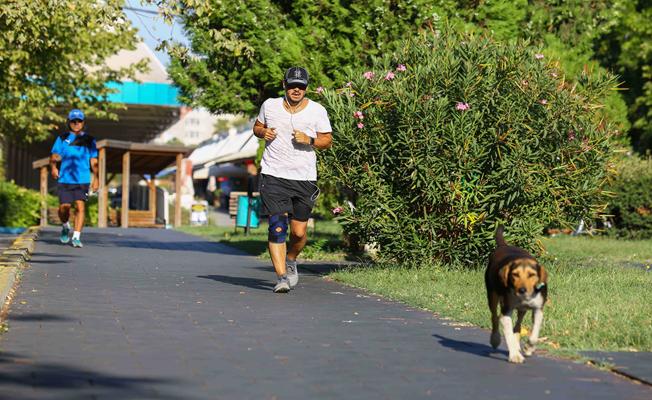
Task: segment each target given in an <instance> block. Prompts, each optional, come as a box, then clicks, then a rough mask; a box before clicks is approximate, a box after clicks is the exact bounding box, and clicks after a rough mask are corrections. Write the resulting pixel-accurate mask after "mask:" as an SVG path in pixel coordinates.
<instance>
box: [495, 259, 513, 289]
mask: <svg viewBox="0 0 652 400" xmlns="http://www.w3.org/2000/svg"><path fill="white" fill-rule="evenodd" d="M511 270H512V264H511V263H509V264H506V265H503V266H502V268H500V269H499V270H498V276H499V277H500V281H501V282H502V283H503V285H504V286H505V287H509V273H510V271H511Z"/></svg>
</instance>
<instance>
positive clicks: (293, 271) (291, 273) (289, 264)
mask: <svg viewBox="0 0 652 400" xmlns="http://www.w3.org/2000/svg"><path fill="white" fill-rule="evenodd" d="M285 269H286V270H287V273H288V281H289V282H290V287H291V288H293V287H295V286H296V285H297V283H299V269H298V268H297V260H294V261H290V260H286V261H285Z"/></svg>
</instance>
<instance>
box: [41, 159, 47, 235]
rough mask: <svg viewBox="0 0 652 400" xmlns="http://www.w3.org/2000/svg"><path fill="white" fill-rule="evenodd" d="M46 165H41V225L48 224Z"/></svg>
mask: <svg viewBox="0 0 652 400" xmlns="http://www.w3.org/2000/svg"><path fill="white" fill-rule="evenodd" d="M47 196H48V167H47V166H43V167H41V226H47V225H48V201H47Z"/></svg>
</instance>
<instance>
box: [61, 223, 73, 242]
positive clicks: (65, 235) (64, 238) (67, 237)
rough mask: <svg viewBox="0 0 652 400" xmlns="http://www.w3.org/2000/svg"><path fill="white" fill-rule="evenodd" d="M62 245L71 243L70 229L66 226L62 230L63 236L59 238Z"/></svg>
mask: <svg viewBox="0 0 652 400" xmlns="http://www.w3.org/2000/svg"><path fill="white" fill-rule="evenodd" d="M59 240H61V243H64V244H66V243H68V242H69V241H70V229H69V228H66V227H65V226H64V227H62V228H61V236H59Z"/></svg>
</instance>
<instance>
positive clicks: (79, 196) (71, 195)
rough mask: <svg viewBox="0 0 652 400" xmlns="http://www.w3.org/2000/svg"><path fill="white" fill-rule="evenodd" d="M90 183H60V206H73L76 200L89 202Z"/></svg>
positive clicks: (58, 186)
mask: <svg viewBox="0 0 652 400" xmlns="http://www.w3.org/2000/svg"><path fill="white" fill-rule="evenodd" d="M89 186H90V185H89V184H88V183H59V184H58V185H57V189H58V192H59V204H72V203H74V202H75V201H76V200H82V201H86V200H88V187H89Z"/></svg>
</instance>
